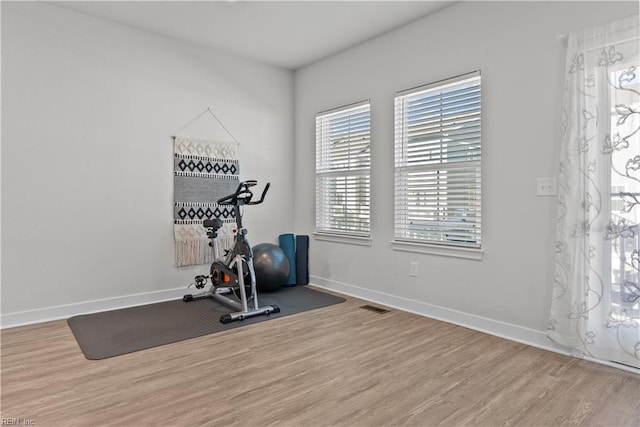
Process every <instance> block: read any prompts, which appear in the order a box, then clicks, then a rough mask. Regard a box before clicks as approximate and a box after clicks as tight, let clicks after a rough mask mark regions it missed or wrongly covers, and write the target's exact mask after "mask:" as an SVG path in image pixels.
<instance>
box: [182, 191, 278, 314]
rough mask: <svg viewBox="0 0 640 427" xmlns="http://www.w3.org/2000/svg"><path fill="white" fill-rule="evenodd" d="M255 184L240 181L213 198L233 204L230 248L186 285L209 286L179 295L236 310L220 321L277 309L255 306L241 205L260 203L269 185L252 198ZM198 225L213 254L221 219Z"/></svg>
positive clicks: (256, 300) (270, 306)
mask: <svg viewBox="0 0 640 427" xmlns="http://www.w3.org/2000/svg"><path fill="white" fill-rule="evenodd" d="M257 184H258V182H257V181H253V180H251V181H244V182H241V183H240V184H239V185H238V188H236V191H235V192H234V193H233V194H230V195H228V196H225V197H222V198H221V199H219V200H218V201H217V203H218V204H219V205H231V206H233V212H234V215H235V220H236V225H237V228H236V231H235V238H234V244H233V247H232V248H231V249H230V250H227V251H226V253H225V255H224V257H223V258H222V259H219V260H215V261H214V262H213V264H211V269H210V274H209V275H200V276H196V277H195V279H194V283H192V284H191V285H189V286H192V285H195V287H196V288H197V289H202V288H204V287H205V286H206V284H207V282H208V281H209V280H211V288H210V289H209V290H208V291H203V292H201V293H198V294H187V295H185V296H184V297H183V298H182V300H183V301H184V302H190V301H194V300H197V299H203V298H213V299H214V300H216V301H219V302H221V303H222V304H224V305H225V306H227V307H229V308H231V309H232V310H237V311H236V312H233V313H228V314H223V315H222V316H221V317H220V322H222V323H231V322H233V321H234V320H244V319H247V318H249V317H254V316H260V315H270V314H271V313H279V312H280V308H279V307H278V306H277V305H275V304H274V305H267V306H264V307H260V306H259V305H258V293H257V291H256V273H255V270H254V268H253V250H252V249H251V245H250V244H249V240H247V233H248V232H247V229H246V228H244V227H243V225H242V209H241V207H242V206H249V205H259V204H260V203H262V202H263V201H264V197H265V195H266V194H267V191H268V190H269V187H270V185H271V184H270V183H267V185H265V187H264V190H263V191H262V195H261V196H260V200H257V201H254V200H253V192H252V191H251V188H252V187H254V186H256V185H257ZM202 225H203V226H204V227H205V228H206V229H207V237H209V239H211V241H210V242H209V246H211V247H212V248H213V250H214V253H217V244H218V243H217V240H216V237H218V230H219V229H220V228H221V227H222V226H223V222H222V221H221V220H220V219H219V218H214V219H206V220H204V221H203V223H202ZM247 282H248V283H247Z"/></svg>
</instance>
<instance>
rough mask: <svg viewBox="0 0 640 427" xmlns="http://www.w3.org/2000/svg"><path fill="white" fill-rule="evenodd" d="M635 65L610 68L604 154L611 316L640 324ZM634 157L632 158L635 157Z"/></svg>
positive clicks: (638, 81)
mask: <svg viewBox="0 0 640 427" xmlns="http://www.w3.org/2000/svg"><path fill="white" fill-rule="evenodd" d="M636 68H637V63H635V64H634V63H633V62H628V63H625V62H621V63H615V64H611V65H610V66H609V71H608V74H609V82H612V83H611V87H610V88H609V111H610V124H609V128H610V133H609V135H611V137H609V139H608V140H605V146H604V148H603V151H604V152H605V153H606V154H608V155H609V156H610V163H611V167H610V172H609V184H610V187H611V191H610V214H611V217H610V220H609V221H610V222H609V226H608V229H607V234H608V236H607V237H608V239H607V240H608V241H609V243H610V251H611V293H612V295H611V298H610V299H611V316H612V318H614V319H616V320H619V319H625V318H632V319H637V320H640V286H639V285H638V283H640V282H639V280H638V279H639V275H638V266H639V265H640V256H638V254H639V253H640V225H639V224H640V210H638V209H637V206H638V205H640V180H639V179H638V178H636V177H635V176H634V172H635V171H637V170H638V169H640V168H639V165H640V156H638V155H637V153H639V152H640V151H638V148H639V147H640V145H639V144H638V141H639V140H640V139H639V138H638V133H639V131H640V120H638V118H637V117H634V116H635V114H634V112H635V111H637V110H638V107H639V106H640V103H639V102H638V98H639V97H638V94H639V93H640V74H637V73H636ZM634 154H636V155H635V156H634Z"/></svg>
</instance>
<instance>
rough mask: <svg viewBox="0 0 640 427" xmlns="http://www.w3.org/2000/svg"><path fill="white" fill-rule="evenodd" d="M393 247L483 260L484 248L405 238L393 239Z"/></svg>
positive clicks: (405, 250) (399, 249)
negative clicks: (406, 239)
mask: <svg viewBox="0 0 640 427" xmlns="http://www.w3.org/2000/svg"><path fill="white" fill-rule="evenodd" d="M390 243H391V249H393V250H394V251H401V252H413V253H419V254H427V255H440V256H446V257H452V258H463V259H470V260H476V261H482V257H483V255H484V249H482V248H468V247H463V246H453V245H450V244H438V243H432V242H415V241H405V240H392V241H391V242H390Z"/></svg>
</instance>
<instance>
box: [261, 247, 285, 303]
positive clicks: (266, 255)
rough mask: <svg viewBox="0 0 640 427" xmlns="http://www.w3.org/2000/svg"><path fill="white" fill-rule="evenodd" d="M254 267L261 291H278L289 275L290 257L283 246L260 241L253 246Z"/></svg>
mask: <svg viewBox="0 0 640 427" xmlns="http://www.w3.org/2000/svg"><path fill="white" fill-rule="evenodd" d="M253 268H254V270H255V272H256V288H257V289H258V291H259V292H273V291H277V290H278V289H280V288H281V287H282V285H284V284H285V282H286V281H287V278H288V277H289V268H290V265H289V259H288V258H287V255H286V254H285V253H284V251H283V250H282V248H280V246H278V245H274V244H273V243H260V244H257V245H255V246H254V247H253Z"/></svg>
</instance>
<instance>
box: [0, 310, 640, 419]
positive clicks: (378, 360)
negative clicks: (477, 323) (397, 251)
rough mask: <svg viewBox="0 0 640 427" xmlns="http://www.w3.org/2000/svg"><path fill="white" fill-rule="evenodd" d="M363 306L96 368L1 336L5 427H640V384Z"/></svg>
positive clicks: (17, 334) (58, 339) (78, 357)
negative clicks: (8, 426)
mask: <svg viewBox="0 0 640 427" xmlns="http://www.w3.org/2000/svg"><path fill="white" fill-rule="evenodd" d="M364 304H365V303H364V302H362V301H360V300H357V299H354V298H347V302H345V303H343V304H337V305H334V306H330V307H326V308H322V309H319V310H314V311H310V312H305V313H300V314H297V315H292V316H288V317H283V318H279V319H273V320H269V321H266V322H262V323H257V324H254V325H248V326H246V327H242V328H236V329H232V330H229V331H226V332H221V333H218V334H213V335H208V336H204V337H200V338H195V339H192V340H188V341H183V342H179V343H175V344H170V345H166V346H162V347H157V348H153V349H149V350H144V351H140V352H136V353H132V354H127V355H123V356H118V357H114V358H110V359H105V360H99V361H90V360H87V359H85V357H84V356H83V354H82V352H81V351H80V349H79V347H78V345H77V343H76V341H75V338H74V337H73V335H72V333H71V331H70V330H69V328H68V326H67V324H66V322H65V321H57V322H50V323H44V324H38V325H32V326H25V327H21V328H14V329H8V330H3V331H2V348H1V350H2V351H1V357H2V359H1V360H2V380H1V381H2V382H1V384H2V392H1V393H2V394H1V413H2V417H3V425H4V424H7V421H8V422H14V421H17V422H21V423H22V424H21V425H29V424H32V425H36V426H50V425H51V426H55V425H61V426H101V425H121V426H130V425H131V426H133V425H154V426H156V425H170V426H183V425H184V426H195V425H211V426H228V425H238V426H255V425H284V426H334V425H337V426H391V425H412V426H431V425H445V426H459V425H480V426H493V425H520V426H529V425H536V426H546V425H569V424H571V425H601V426H640V376H638V375H634V374H632V373H628V372H624V371H621V370H617V369H613V368H608V367H605V366H601V365H597V364H594V363H590V362H586V361H581V360H578V359H574V358H570V357H566V356H562V355H559V354H555V353H551V352H547V351H544V350H539V349H536V348H533V347H528V346H526V345H522V344H518V343H514V342H511V341H507V340H504V339H501V338H497V337H494V336H490V335H485V334H482V333H479V332H475V331H472V330H469V329H465V328H462V327H458V326H455V325H451V324H447V323H443V322H439V321H436V320H431V319H427V318H424V317H420V316H417V315H413V314H409V313H404V312H401V311H397V310H391V311H390V312H389V313H385V314H377V313H374V312H371V311H368V310H364V309H360V308H359V306H361V305H364ZM212 321H215V320H214V319H212ZM13 418H17V419H18V420H12V419H13ZM7 419H9V420H7ZM14 425H15V424H14Z"/></svg>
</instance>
